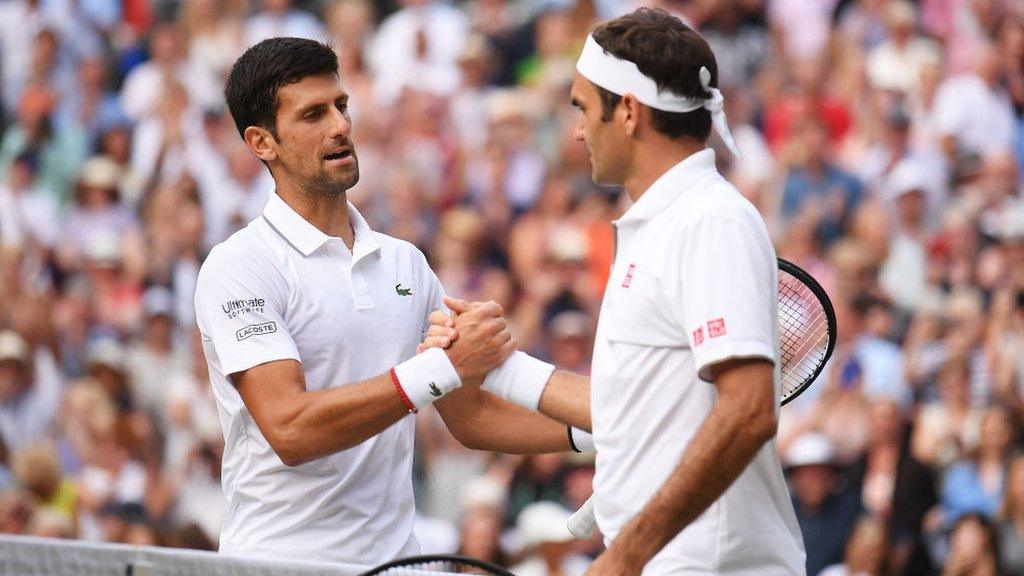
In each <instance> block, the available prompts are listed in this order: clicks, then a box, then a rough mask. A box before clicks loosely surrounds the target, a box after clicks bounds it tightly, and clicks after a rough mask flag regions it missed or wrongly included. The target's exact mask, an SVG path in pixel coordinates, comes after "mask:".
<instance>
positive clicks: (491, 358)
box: [428, 298, 517, 381]
mask: <svg viewBox="0 0 1024 576" xmlns="http://www.w3.org/2000/svg"><path fill="white" fill-rule="evenodd" d="M445 303H446V304H447V305H448V306H449V307H450V308H451V309H452V311H453V312H454V313H456V314H457V315H456V317H455V319H454V322H455V326H454V327H453V328H446V329H448V330H455V331H456V332H455V335H454V337H452V336H449V340H448V343H449V347H448V348H447V349H446V350H445V352H446V353H447V354H448V358H449V359H450V360H451V362H452V365H453V366H454V367H455V370H456V371H457V372H458V373H459V377H460V378H462V380H463V381H466V380H478V379H482V378H483V377H484V376H486V375H487V373H488V372H490V371H491V370H493V369H494V368H495V367H496V366H498V365H499V364H501V363H502V362H504V361H505V359H506V358H508V357H509V356H510V355H511V354H512V353H513V352H514V351H515V350H516V346H517V343H516V341H515V339H514V338H512V333H511V332H510V331H509V329H508V324H507V323H506V322H505V319H504V318H503V317H502V315H503V314H504V310H502V308H501V306H500V305H499V304H498V303H497V302H493V301H491V302H484V303H474V304H469V303H466V302H465V301H462V300H454V299H450V298H449V299H446V300H445ZM453 305H454V306H453ZM432 328H433V325H432ZM428 335H429V333H428ZM442 342H443V338H442Z"/></svg>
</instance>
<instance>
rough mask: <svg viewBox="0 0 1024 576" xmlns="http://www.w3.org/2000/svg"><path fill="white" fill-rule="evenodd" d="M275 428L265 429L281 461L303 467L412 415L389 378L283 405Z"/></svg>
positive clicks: (302, 395) (271, 425)
mask: <svg viewBox="0 0 1024 576" xmlns="http://www.w3.org/2000/svg"><path fill="white" fill-rule="evenodd" d="M282 403H283V405H282V406H281V407H280V409H279V410H278V411H277V413H276V415H275V417H274V419H273V421H272V422H267V423H266V424H265V426H266V428H265V429H264V426H261V431H262V432H263V435H264V436H265V437H266V438H267V440H268V441H269V442H270V444H271V446H272V447H273V448H274V451H275V452H277V455H278V456H279V457H280V458H281V460H282V461H283V462H284V463H285V464H288V465H289V466H296V465H298V464H303V463H305V462H309V461H312V460H316V459H317V458H322V457H324V456H327V455H329V454H333V453H335V452H339V451H341V450H346V449H348V448H351V447H353V446H356V445H358V444H360V443H361V442H363V441H364V440H367V439H368V438H372V437H373V436H375V435H377V434H380V433H381V432H383V431H384V430H385V429H387V428H388V427H389V426H391V425H392V424H394V423H395V422H397V421H399V420H401V419H402V418H404V417H405V416H406V415H408V413H409V410H408V409H407V408H406V407H405V405H404V404H403V403H402V400H401V397H400V396H399V395H398V393H397V391H396V390H395V386H394V383H393V382H392V381H391V376H390V375H389V374H383V375H381V376H376V377H374V378H371V379H369V380H364V381H361V382H358V383H355V384H349V385H346V386H341V387H338V388H331V389H328V390H317V391H314V392H302V393H300V394H297V395H295V396H294V397H291V398H288V399H283V400H282Z"/></svg>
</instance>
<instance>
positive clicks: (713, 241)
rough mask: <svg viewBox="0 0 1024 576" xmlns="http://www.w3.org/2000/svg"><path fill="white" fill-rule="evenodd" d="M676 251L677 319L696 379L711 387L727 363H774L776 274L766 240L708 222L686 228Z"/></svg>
mask: <svg viewBox="0 0 1024 576" xmlns="http://www.w3.org/2000/svg"><path fill="white" fill-rule="evenodd" d="M680 245H681V247H682V254H681V255H680V258H681V261H682V265H681V266H680V276H679V277H678V278H677V279H676V280H677V282H678V286H680V289H679V290H680V295H679V303H680V305H681V308H682V310H681V317H682V323H683V326H684V329H685V330H686V332H687V336H688V338H689V343H690V346H691V348H692V350H693V353H694V356H695V365H696V368H697V370H698V374H699V375H700V377H701V378H702V379H703V380H706V381H712V379H713V378H712V373H713V372H714V371H715V369H716V366H715V365H716V364H719V363H722V362H726V361H731V360H736V359H763V360H766V361H768V362H775V361H776V355H777V352H776V351H777V348H778V345H777V342H776V341H775V340H776V337H775V329H774V322H775V317H776V314H777V302H776V300H777V296H776V292H777V286H776V284H777V276H776V274H777V272H776V271H775V270H776V262H775V255H774V252H773V251H772V250H771V247H770V245H768V244H767V240H764V239H760V238H759V237H758V236H757V234H756V231H754V230H751V229H750V227H749V226H747V225H745V224H744V223H742V222H740V221H738V220H733V219H730V218H722V217H714V216H709V217H704V218H701V219H699V220H698V221H696V222H693V223H691V224H689V225H688V226H687V227H686V229H685V230H684V231H683V241H682V242H681V244H680Z"/></svg>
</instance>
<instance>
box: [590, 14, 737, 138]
mask: <svg viewBox="0 0 1024 576" xmlns="http://www.w3.org/2000/svg"><path fill="white" fill-rule="evenodd" d="M576 71H578V72H579V73H580V74H582V75H583V77H584V78H586V79H587V80H590V81H591V82H593V83H594V84H597V85H598V86H600V87H601V88H604V89H605V90H608V91H609V92H612V93H614V94H618V95H619V96H622V95H624V94H627V93H628V94H632V95H634V96H636V99H637V100H639V101H640V102H641V103H643V104H646V105H647V106H650V107H651V108H657V109H658V110H664V111H665V112H693V111H694V110H698V109H700V108H704V109H706V110H708V111H709V112H711V122H712V124H713V125H714V127H715V132H717V133H718V135H719V136H720V137H721V138H722V141H723V142H725V145H726V146H727V147H728V148H729V151H730V152H732V154H733V156H735V157H737V158H739V157H740V151H739V149H738V148H737V147H736V141H735V140H733V138H732V133H731V132H730V131H729V124H728V123H727V122H726V120H725V111H724V110H723V104H724V102H725V99H724V98H722V92H721V91H719V90H718V88H712V87H711V72H710V71H709V70H708V69H707V68H705V67H703V66H701V68H700V83H701V86H703V87H704V89H705V90H707V91H708V92H710V93H711V97H710V98H708V99H706V100H705V99H703V98H686V97H684V96H679V95H678V94H674V93H672V92H669V91H668V90H664V91H659V90H658V85H657V84H656V83H655V82H654V80H651V79H650V78H648V77H647V76H645V75H644V74H643V72H641V71H640V69H639V68H637V67H636V64H634V63H632V62H630V61H629V60H621V59H619V58H616V57H615V56H613V55H611V54H609V53H607V52H605V50H604V48H601V45H600V44H598V43H597V41H596V40H594V37H593V36H592V35H589V34H588V35H587V42H586V44H584V45H583V53H582V54H580V59H579V60H578V61H577V62H576Z"/></svg>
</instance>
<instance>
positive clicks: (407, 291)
mask: <svg viewBox="0 0 1024 576" xmlns="http://www.w3.org/2000/svg"><path fill="white" fill-rule="evenodd" d="M395 292H397V293H398V295H399V296H412V288H402V283H401V282H399V283H398V284H395Z"/></svg>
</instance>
